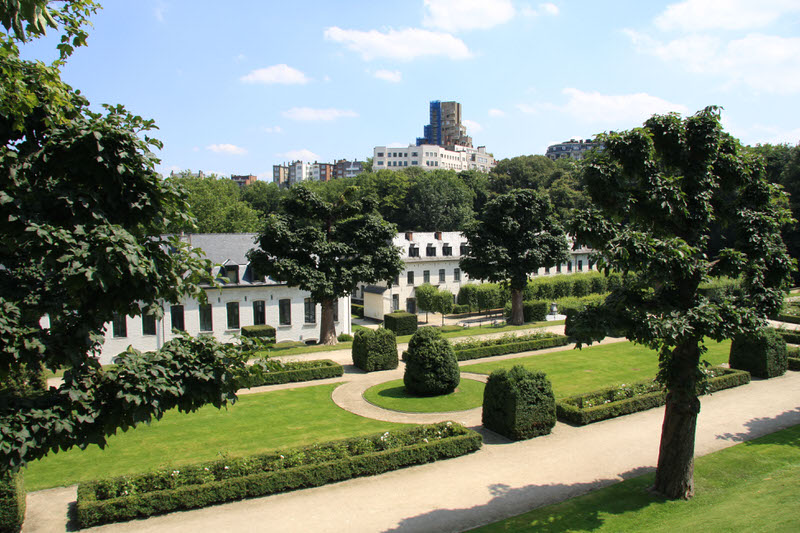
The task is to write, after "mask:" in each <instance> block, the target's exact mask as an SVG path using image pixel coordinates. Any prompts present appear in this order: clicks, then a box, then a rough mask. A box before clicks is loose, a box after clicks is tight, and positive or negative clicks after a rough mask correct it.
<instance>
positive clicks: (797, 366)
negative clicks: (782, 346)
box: [786, 357, 800, 372]
mask: <svg viewBox="0 0 800 533" xmlns="http://www.w3.org/2000/svg"><path fill="white" fill-rule="evenodd" d="M786 367H787V369H788V370H794V371H795V372H800V357H787V358H786Z"/></svg>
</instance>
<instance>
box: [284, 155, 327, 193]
mask: <svg viewBox="0 0 800 533" xmlns="http://www.w3.org/2000/svg"><path fill="white" fill-rule="evenodd" d="M333 171H334V166H333V165H332V164H331V163H316V162H315V163H307V162H305V161H293V162H291V163H284V164H282V165H273V166H272V182H273V183H277V184H278V185H279V186H281V187H291V186H292V185H294V184H296V183H300V182H303V181H330V180H332V179H333Z"/></svg>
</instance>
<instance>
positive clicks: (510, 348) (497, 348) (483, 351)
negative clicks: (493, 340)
mask: <svg viewBox="0 0 800 533" xmlns="http://www.w3.org/2000/svg"><path fill="white" fill-rule="evenodd" d="M567 344H569V338H568V337H566V336H564V335H558V336H556V337H547V338H544V339H536V340H532V341H525V342H510V343H507V344H494V345H491V346H479V347H477V348H467V349H464V350H458V349H456V350H455V352H456V358H457V359H458V360H459V361H469V360H472V359H480V358H483V357H493V356H495V355H506V354H509V353H519V352H529V351H534V350H542V349H544V348H553V347H556V346H566V345H567ZM454 348H455V347H454Z"/></svg>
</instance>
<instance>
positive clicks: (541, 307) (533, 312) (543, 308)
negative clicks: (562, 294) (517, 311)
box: [504, 300, 550, 322]
mask: <svg viewBox="0 0 800 533" xmlns="http://www.w3.org/2000/svg"><path fill="white" fill-rule="evenodd" d="M548 311H550V304H549V303H547V302H546V301H544V300H540V301H524V302H522V316H523V320H524V321H525V322H542V321H543V320H546V319H547V313H548ZM504 313H505V316H506V317H510V316H511V302H508V303H506V307H505V309H504Z"/></svg>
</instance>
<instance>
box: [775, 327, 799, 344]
mask: <svg viewBox="0 0 800 533" xmlns="http://www.w3.org/2000/svg"><path fill="white" fill-rule="evenodd" d="M775 331H777V332H778V333H779V334H780V336H781V337H783V340H785V341H786V342H787V343H789V344H800V331H794V330H790V329H776V330H775Z"/></svg>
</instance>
